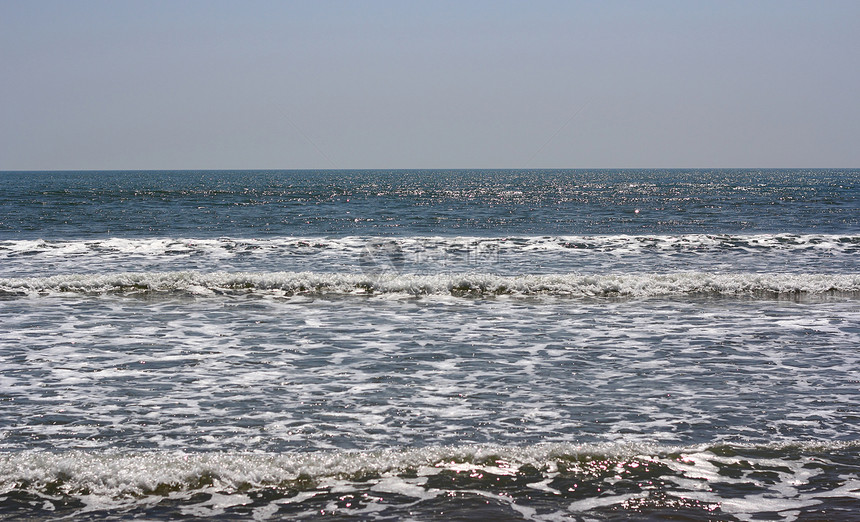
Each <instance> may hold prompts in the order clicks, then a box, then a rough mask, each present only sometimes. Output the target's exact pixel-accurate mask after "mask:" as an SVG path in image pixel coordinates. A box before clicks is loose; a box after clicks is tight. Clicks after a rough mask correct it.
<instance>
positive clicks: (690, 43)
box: [0, 0, 860, 170]
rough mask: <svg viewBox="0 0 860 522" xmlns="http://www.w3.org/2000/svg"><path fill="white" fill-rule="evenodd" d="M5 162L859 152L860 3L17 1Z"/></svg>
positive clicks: (57, 164)
mask: <svg viewBox="0 0 860 522" xmlns="http://www.w3.org/2000/svg"><path fill="white" fill-rule="evenodd" d="M0 77H2V81H0V170H18V169H24V170H42V169H195V168H200V169H231V168H283V169H290V168H333V167H336V168H522V167H564V168H598V167H605V168H637V167H860V94H858V93H860V1H857V0H845V1H837V0H821V1H804V2H796V1H790V0H767V1H756V0H743V1H733V0H714V1H696V0H678V1H638V0H637V1H596V0H595V1H592V2H580V1H540V0H537V1H525V0H523V1H516V2H508V1H499V0H493V1H468V0H457V1H444V0H428V1H411V0H406V1H401V0H396V1H395V0H391V1H381V0H368V1H360V0H351V1H325V0H323V1H303V2H292V1H258V0H241V1H240V0H236V1H217V0H214V1H213V0H205V1H196V0H167V1H161V0H123V1H115V0H107V1H95V0H77V1H67V0H59V1H41V0H2V1H0Z"/></svg>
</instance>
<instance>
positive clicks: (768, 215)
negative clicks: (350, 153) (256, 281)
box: [0, 170, 860, 239]
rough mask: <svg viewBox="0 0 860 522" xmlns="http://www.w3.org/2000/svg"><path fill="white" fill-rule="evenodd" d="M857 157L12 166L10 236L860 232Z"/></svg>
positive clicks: (3, 231) (0, 202) (2, 199)
mask: <svg viewBox="0 0 860 522" xmlns="http://www.w3.org/2000/svg"><path fill="white" fill-rule="evenodd" d="M858 177H860V174H858V171H856V170H847V171H846V170H824V171H809V170H765V171H750V170H717V171H709V170H628V171H578V170H554V171H495V170H493V171H490V170H487V171H474V170H472V171H235V172H231V171H218V172H206V171H203V172H197V171H183V172H122V173H115V172H59V173H51V172H48V173H2V174H0V206H2V209H3V210H2V213H0V238H17V239H26V238H42V239H56V238H72V237H75V238H96V237H105V236H111V235H114V236H122V237H151V236H173V237H176V236H179V237H218V236H230V237H271V236H284V235H287V236H331V235H336V236H343V235H378V236H392V235H395V236H409V235H492V236H498V235H574V234H689V233H695V234H700V233H705V234H707V233H742V232H768V233H773V232H792V233H814V232H819V233H834V234H847V233H854V232H856V231H857V229H858V225H860V217H858V215H859V214H860V207H858V195H857V193H858V190H860V189H858Z"/></svg>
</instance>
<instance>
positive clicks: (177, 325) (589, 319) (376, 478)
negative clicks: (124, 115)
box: [0, 169, 860, 520]
mask: <svg viewBox="0 0 860 522" xmlns="http://www.w3.org/2000/svg"><path fill="white" fill-rule="evenodd" d="M63 517H67V518H73V519H75V520H119V519H127V518H144V519H149V520H153V519H155V520H159V519H161V520H163V519H173V518H182V517H186V518H198V517H199V518H216V519H224V520H233V519H253V520H279V519H289V520H292V519H314V518H322V517H325V518H332V519H349V520H355V519H358V520H403V519H413V520H451V519H458V520H485V519H512V520H517V519H522V520H619V519H631V518H632V519H645V520H648V519H655V520H656V519H664V518H672V517H674V518H676V519H681V520H768V519H787V520H811V519H814V520H851V519H857V518H858V517H860V170H856V169H846V170H785V169H783V170H444V171H434V170H409V171H370V170H361V171H346V170H340V171H177V172H166V171H158V172H3V173H0V519H16V520H17V519H34V520H39V519H54V518H63Z"/></svg>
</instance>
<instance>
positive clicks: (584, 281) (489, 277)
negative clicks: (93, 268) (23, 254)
mask: <svg viewBox="0 0 860 522" xmlns="http://www.w3.org/2000/svg"><path fill="white" fill-rule="evenodd" d="M68 292H70V293H80V294H177V293H179V294H189V295H197V296H205V295H225V294H226V295H240V294H260V295H271V296H276V297H277V296H284V297H286V296H296V295H307V296H327V295H328V296H338V295H377V296H378V295H406V296H454V297H494V296H514V297H517V296H521V297H530V296H558V297H658V296H672V295H723V296H756V297H773V296H777V297H778V296H804V295H809V296H816V295H843V296H856V295H857V294H860V275H858V274H785V273H708V272H678V273H669V274H659V273H658V274H605V275H579V274H558V275H516V276H501V275H494V274H482V273H473V274H441V275H410V274H397V273H380V274H363V273H326V272H269V273H252V272H211V273H202V272H140V273H136V272H129V273H116V274H104V275H92V274H82V275H77V274H71V275H57V276H50V277H25V278H5V279H0V295H5V296H26V295H43V294H53V293H68Z"/></svg>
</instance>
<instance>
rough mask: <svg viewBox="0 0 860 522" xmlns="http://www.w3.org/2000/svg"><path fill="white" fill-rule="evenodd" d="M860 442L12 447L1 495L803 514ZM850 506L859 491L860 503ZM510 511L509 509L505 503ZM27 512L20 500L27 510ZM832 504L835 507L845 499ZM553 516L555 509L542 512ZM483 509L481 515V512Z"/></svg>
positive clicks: (848, 474) (209, 509)
mask: <svg viewBox="0 0 860 522" xmlns="http://www.w3.org/2000/svg"><path fill="white" fill-rule="evenodd" d="M856 449H857V444H856V443H850V442H845V443H827V444H814V443H796V444H774V445H763V446H762V445H759V446H755V445H730V444H722V445H700V446H689V447H662V446H655V445H642V444H640V445H628V444H594V445H575V444H546V445H541V444H539V445H534V446H526V447H505V446H492V445H486V446H484V445H476V446H473V445H469V446H456V447H430V448H416V449H387V450H378V451H330V452H315V453H292V454H257V453H221V452H216V453H188V452H183V451H176V452H169V451H165V452H149V453H146V452H144V453H128V452H119V451H117V452H106V453H97V452H85V451H69V452H44V451H27V452H21V453H6V454H2V455H0V495H3V498H2V500H0V507H2V505H4V504H10V503H11V504H25V505H26V506H27V507H26V509H27V510H28V511H29V512H31V513H32V514H37V513H42V515H44V514H45V511H46V510H48V511H54V512H55V513H54V515H60V514H64V513H69V514H72V515H80V514H84V513H92V512H98V511H100V510H117V509H120V510H122V511H123V512H124V513H125V515H129V514H132V513H130V512H131V511H132V510H133V509H135V508H139V509H141V508H142V509H147V510H150V511H147V512H148V513H150V514H152V513H156V512H157V511H152V509H153V506H158V505H164V506H165V507H164V508H163V509H164V510H165V512H169V513H173V514H181V515H186V516H187V515H192V516H193V515H197V516H213V515H225V514H227V515H232V516H243V517H244V516H253V518H255V519H264V518H269V517H271V516H272V515H275V514H276V513H277V514H278V515H280V516H289V515H292V516H303V515H304V516H307V515H310V514H316V515H319V514H321V512H322V513H323V514H324V513H325V512H326V511H328V512H329V514H343V515H353V516H360V517H363V518H385V517H386V516H388V517H390V516H395V517H396V516H398V515H400V514H401V513H400V512H399V511H398V510H399V509H401V508H402V507H406V508H409V509H411V510H415V511H416V512H418V513H421V512H422V511H423V512H424V513H425V514H429V513H430V512H431V510H432V509H433V508H434V507H437V504H436V503H438V502H439V501H440V499H445V498H449V497H456V496H469V495H471V496H475V497H478V498H483V497H486V498H488V499H495V500H496V501H498V502H501V503H502V504H503V506H502V507H504V508H506V509H509V510H512V512H513V513H516V514H518V515H519V517H518V518H526V519H540V518H543V517H545V516H546V515H550V514H552V512H553V511H554V512H555V514H559V512H567V513H568V514H569V513H571V512H573V513H589V514H597V515H600V514H601V513H603V514H608V513H611V512H612V511H616V514H617V510H619V509H621V510H622V512H627V513H636V512H638V513H643V512H649V510H650V511H651V512H653V513H660V512H663V511H665V510H669V511H672V510H681V511H685V512H687V513H688V514H695V513H696V512H698V513H700V514H701V515H708V514H711V515H722V516H725V515H746V516H749V515H755V514H768V513H771V514H775V513H781V514H782V515H783V516H785V515H796V514H797V513H799V512H800V511H801V510H809V509H813V508H815V506H817V505H819V504H821V503H822V502H827V501H829V500H831V499H834V498H842V499H845V500H843V503H844V502H845V501H848V502H856V500H857V499H858V498H860V494H858V492H857V491H858V487H860V481H858V480H857V479H856V477H854V476H853V472H854V471H855V470H854V468H853V466H851V465H850V464H846V463H844V462H842V460H843V458H844V457H843V456H845V455H850V454H853V453H854V452H856ZM849 506H850V504H849ZM498 512H499V511H497V513H498ZM19 513H20V512H19ZM831 514H834V512H833V511H831ZM542 515H543V516H542ZM479 518H480V517H479Z"/></svg>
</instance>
